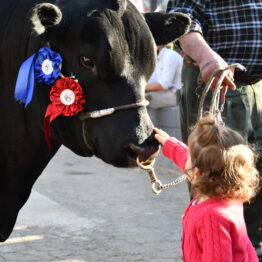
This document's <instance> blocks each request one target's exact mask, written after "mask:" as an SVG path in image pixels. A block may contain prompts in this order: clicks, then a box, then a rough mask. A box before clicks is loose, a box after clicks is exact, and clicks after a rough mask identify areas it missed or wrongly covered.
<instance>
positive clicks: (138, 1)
mask: <svg viewBox="0 0 262 262" xmlns="http://www.w3.org/2000/svg"><path fill="white" fill-rule="evenodd" d="M130 2H132V3H133V4H134V5H135V7H136V8H137V9H138V11H139V12H141V13H143V12H144V7H143V1H142V0H130Z"/></svg>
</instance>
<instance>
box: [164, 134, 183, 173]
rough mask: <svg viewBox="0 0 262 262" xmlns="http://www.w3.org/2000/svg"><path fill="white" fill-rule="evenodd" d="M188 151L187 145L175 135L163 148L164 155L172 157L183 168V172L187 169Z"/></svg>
mask: <svg viewBox="0 0 262 262" xmlns="http://www.w3.org/2000/svg"><path fill="white" fill-rule="evenodd" d="M187 151H188V147H187V145H185V144H184V143H183V142H180V141H179V140H177V139H176V138H174V137H171V138H169V139H168V140H167V141H166V142H165V144H164V146H163V148H162V152H163V154H164V156H166V157H167V158H169V159H171V160H172V161H173V162H174V163H175V164H176V165H177V166H178V167H179V168H180V169H181V171H182V172H184V170H185V165H186V161H187Z"/></svg>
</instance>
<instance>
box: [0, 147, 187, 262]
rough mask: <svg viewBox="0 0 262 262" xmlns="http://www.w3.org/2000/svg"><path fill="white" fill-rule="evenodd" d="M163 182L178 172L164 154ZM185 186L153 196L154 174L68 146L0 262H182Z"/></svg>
mask: <svg viewBox="0 0 262 262" xmlns="http://www.w3.org/2000/svg"><path fill="white" fill-rule="evenodd" d="M156 171H157V174H158V177H159V179H160V180H161V181H162V182H163V183H167V182H170V181H172V180H174V179H175V178H176V177H177V175H178V174H179V172H178V170H177V169H175V167H174V166H173V165H172V164H171V162H170V161H169V160H167V159H164V158H163V156H159V157H158V160H157V163H156ZM188 201H189V198H188V193H187V188H186V184H185V182H183V183H182V184H180V185H178V186H176V187H174V188H172V189H169V190H166V191H163V192H162V193H161V194H160V195H158V196H157V195H154V194H153V193H152V192H151V189H150V180H149V177H148V175H147V174H146V173H145V172H144V171H142V170H139V169H137V168H132V169H119V168H115V167H112V166H110V165H107V164H105V163H103V162H102V161H101V160H99V159H97V158H95V157H93V158H81V157H79V156H76V155H74V154H73V153H72V152H70V151H69V150H68V149H66V148H65V147H62V148H61V149H60V150H59V152H58V153H57V155H56V156H55V157H54V158H53V160H52V161H51V162H50V164H49V166H48V167H47V168H46V169H45V171H44V172H43V174H42V175H41V176H40V178H39V179H38V181H37V182H36V184H35V186H34V188H33V192H32V194H31V196H30V199H29V201H28V202H27V203H26V205H25V206H24V208H23V209H22V211H21V212H20V214H19V217H18V221H17V223H16V228H15V230H14V231H13V233H12V235H11V236H10V238H9V239H8V241H6V242H4V243H1V244H0V262H3V261H5V262H98V261H99V262H100V261H101V262H136V261H139V262H149V261H150V262H171V261H172V262H176V261H181V258H180V257H181V255H180V238H181V215H182V214H183V210H184V208H185V206H186V204H187V203H188Z"/></svg>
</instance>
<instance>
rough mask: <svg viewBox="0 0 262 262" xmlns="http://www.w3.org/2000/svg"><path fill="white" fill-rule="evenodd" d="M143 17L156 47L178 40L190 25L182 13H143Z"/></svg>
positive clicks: (188, 19)
mask: <svg viewBox="0 0 262 262" xmlns="http://www.w3.org/2000/svg"><path fill="white" fill-rule="evenodd" d="M144 17H145V19H146V22H147V24H148V26H149V28H150V30H151V32H152V34H153V37H154V39H155V42H156V44H157V45H165V44H168V43H170V42H172V41H174V40H175V39H177V38H179V37H180V36H182V35H183V34H185V33H186V31H187V29H188V27H189V25H190V18H189V17H188V16H187V15H185V14H182V13H172V14H165V13H145V14H144Z"/></svg>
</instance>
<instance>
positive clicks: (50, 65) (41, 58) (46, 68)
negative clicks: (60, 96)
mask: <svg viewBox="0 0 262 262" xmlns="http://www.w3.org/2000/svg"><path fill="white" fill-rule="evenodd" d="M61 64H62V57H61V56H60V54H58V53H57V52H54V51H52V50H51V49H50V48H48V47H43V48H41V49H39V50H38V51H37V52H36V53H35V54H33V55H32V56H31V57H29V58H28V59H27V60H26V61H24V62H23V64H22V65H21V67H20V69H19V73H18V77H17V81H16V86H15V99H16V100H18V101H20V102H22V103H25V107H27V105H28V104H29V103H30V102H31V100H32V97H33V93H34V84H35V79H36V81H37V82H39V83H41V82H44V83H46V84H47V85H50V84H52V83H54V82H55V80H56V79H57V78H58V77H59V75H60V72H61Z"/></svg>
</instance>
